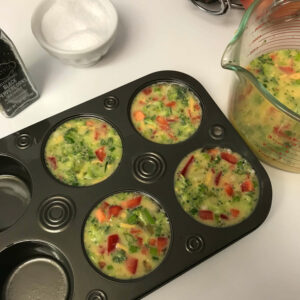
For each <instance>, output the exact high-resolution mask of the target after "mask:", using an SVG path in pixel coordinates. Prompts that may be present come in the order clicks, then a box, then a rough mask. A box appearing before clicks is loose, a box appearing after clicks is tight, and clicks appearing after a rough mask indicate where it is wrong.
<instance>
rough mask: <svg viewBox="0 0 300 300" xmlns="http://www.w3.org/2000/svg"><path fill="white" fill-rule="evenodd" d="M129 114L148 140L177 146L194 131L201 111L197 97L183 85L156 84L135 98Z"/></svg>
mask: <svg viewBox="0 0 300 300" xmlns="http://www.w3.org/2000/svg"><path fill="white" fill-rule="evenodd" d="M130 114H131V121H132V124H133V126H134V127H135V129H136V130H137V131H138V132H139V133H140V134H141V135H142V136H143V137H144V138H146V139H147V140H150V141H152V142H155V143H158V144H176V143H179V142H182V141H185V140H187V139H188V138H190V137H191V136H192V135H193V134H194V133H195V132H196V130H197V129H198V127H199V126H200V122H201V118H202V109H201V106H200V101H199V99H198V97H197V96H196V95H195V94H194V93H193V91H192V90H191V89H190V88H189V87H187V86H186V85H184V84H179V83H174V82H159V83H155V84H152V85H149V86H147V87H145V88H144V89H143V90H141V91H140V92H139V93H138V94H137V95H136V96H135V97H134V99H133V102H132V105H131V112H130Z"/></svg>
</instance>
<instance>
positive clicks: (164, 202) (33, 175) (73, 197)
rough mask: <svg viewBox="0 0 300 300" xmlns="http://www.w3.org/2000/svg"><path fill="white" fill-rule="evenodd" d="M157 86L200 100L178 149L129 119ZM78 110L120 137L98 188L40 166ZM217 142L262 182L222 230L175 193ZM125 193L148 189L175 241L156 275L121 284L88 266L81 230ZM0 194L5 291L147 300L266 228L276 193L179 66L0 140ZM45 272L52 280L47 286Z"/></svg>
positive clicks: (0, 283)
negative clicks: (178, 178)
mask: <svg viewBox="0 0 300 300" xmlns="http://www.w3.org/2000/svg"><path fill="white" fill-rule="evenodd" d="M156 82H176V83H180V84H184V85H186V86H187V87H189V88H190V89H191V90H192V91H193V92H194V93H195V95H197V97H198V98H199V100H200V104H201V107H202V112H203V117H202V120H201V124H200V126H199V128H198V130H197V131H196V133H195V134H194V135H193V136H191V137H190V138H189V139H188V140H186V141H184V142H180V143H177V144H173V145H163V144H157V143H153V142H151V141H149V140H146V139H145V138H143V137H142V136H141V135H140V134H139V133H138V132H137V131H136V130H135V128H134V126H133V124H132V123H131V121H130V107H131V103H132V100H133V99H134V96H135V95H136V94H137V93H138V92H139V91H140V90H141V89H143V88H145V87H146V86H149V85H151V84H153V83H156ZM79 116H80V117H81V116H83V117H85V116H87V117H99V118H101V119H103V120H105V121H106V122H108V123H109V124H111V125H112V126H113V127H114V128H115V129H116V130H117V132H118V133H119V135H120V137H121V140H122V145H123V155H122V159H121V162H120V164H119V166H118V168H117V169H116V170H115V172H114V173H113V174H112V175H111V176H110V177H109V178H107V179H106V180H104V181H102V182H100V183H98V184H95V185H93V186H85V187H73V186H68V185H66V184H64V183H61V182H59V181H58V180H57V179H55V178H54V177H53V176H52V175H51V173H50V172H49V171H48V169H47V167H46V164H45V162H44V147H45V144H46V142H47V139H48V137H49V136H50V134H51V133H52V132H53V130H55V128H57V126H58V125H59V124H61V123H62V122H64V121H66V120H68V119H70V118H76V117H79ZM214 147H221V148H229V149H231V150H232V151H233V152H237V153H239V154H240V155H241V156H243V157H244V158H245V159H246V160H247V161H248V162H249V163H250V164H251V165H252V167H253V168H254V170H255V172H256V175H257V178H258V181H259V190H260V194H259V199H258V203H257V205H256V208H255V210H254V212H253V213H252V214H251V215H250V216H249V217H248V218H247V219H246V220H244V221H243V222H241V223H239V224H237V225H234V226H229V227H224V228H215V227H210V226H207V225H204V224H201V223H199V222H197V221H196V220H194V219H193V218H192V217H191V216H189V215H188V214H187V213H185V212H184V211H183V209H182V208H181V205H180V204H179V203H178V201H177V198H176V196H175V192H174V175H175V171H176V168H177V167H178V165H179V163H180V161H181V160H182V159H183V158H184V157H185V156H186V155H187V154H189V153H191V152H192V151H194V150H196V149H199V148H204V149H207V148H214ZM14 182H15V184H16V185H17V186H18V188H19V189H20V188H21V187H23V196H22V197H21V196H18V195H19V194H20V193H19V194H18V193H16V192H15V190H14V189H13V188H11V190H10V191H9V192H7V188H6V189H4V188H3V186H7V185H9V188H10V186H11V185H12V186H13V185H14ZM24 186H25V187H24ZM128 190H130V191H136V192H141V193H144V194H147V195H149V196H150V197H152V198H154V199H156V201H157V202H158V203H159V204H160V205H161V206H162V208H163V209H164V211H165V212H166V214H167V216H168V218H169V221H170V226H171V241H170V246H169V249H168V252H167V254H166V257H165V259H164V260H163V262H162V263H161V264H160V265H159V266H158V267H157V268H156V269H155V270H153V271H152V272H151V273H149V274H147V275H146V276H144V277H141V278H137V279H132V280H118V279H113V278H109V277H107V276H105V275H103V274H102V273H101V272H99V271H97V270H96V269H95V268H94V267H93V266H92V265H91V263H90V262H89V260H88V258H87V255H86V253H85V250H84V245H83V229H84V224H85V220H86V218H87V217H88V215H89V213H90V212H91V210H92V209H93V208H94V207H95V206H96V205H97V204H98V203H100V202H101V201H102V200H103V199H105V198H107V197H108V196H110V195H112V194H115V193H119V192H123V191H128ZM0 193H1V195H4V196H7V195H8V194H9V195H10V197H12V198H14V199H13V201H5V197H4V198H3V197H2V199H4V200H2V199H1V198H0V199H1V200H0V205H1V215H3V216H5V214H10V213H11V212H10V211H11V210H13V211H14V212H15V213H14V214H13V215H14V218H15V219H14V220H13V221H12V220H9V221H7V222H6V223H5V222H4V223H1V222H0V226H1V227H0V268H1V273H0V290H1V291H2V295H1V296H2V298H3V299H5V300H10V299H13V300H18V299H22V300H23V299H27V298H26V296H28V297H29V296H31V297H32V296H36V297H40V296H43V299H44V300H47V299H54V298H55V299H57V300H60V299H68V300H70V299H74V300H77V299H78V300H82V299H87V300H92V299H102V300H103V299H107V300H119V299H122V300H126V299H137V298H141V297H143V296H145V295H146V294H148V293H150V292H151V291H153V290H154V289H156V288H158V287H159V286H161V285H163V284H164V283H166V282H168V281H169V280H171V279H172V278H174V277H176V276H178V275H180V274H181V273H183V272H185V271H187V270H188V269H190V268H192V267H193V266H195V265H196V264H199V263H201V262H202V261H204V260H205V259H207V258H209V257H210V256H211V255H213V254H215V253H217V252H218V251H220V250H222V249H223V248H225V247H227V246H229V245H230V244H232V243H233V242H235V241H237V240H238V239H240V238H242V237H243V236H245V235H246V234H248V233H250V232H251V231H253V230H254V229H255V228H257V227H258V226H259V225H261V224H262V223H263V221H264V220H265V218H266V217H267V215H268V213H269V210H270V207H271V199H272V189H271V183H270V180H269V178H268V175H267V173H266V172H265V170H264V169H263V167H262V166H261V164H260V163H259V161H258V160H257V158H256V157H255V156H254V155H253V153H252V152H251V151H250V150H249V148H248V147H247V145H246V144H245V143H244V142H243V140H242V139H241V137H240V136H239V135H238V133H237V132H236V131H235V130H234V128H233V127H232V125H231V124H230V123H229V121H228V120H227V119H226V117H225V116H224V115H223V113H222V112H221V111H220V109H219V108H218V107H217V105H216V104H215V103H214V101H213V100H212V99H211V97H210V96H209V95H208V93H207V92H206V90H205V89H204V88H203V87H202V85H201V84H200V83H199V82H197V81H196V80H195V79H193V78H192V77H190V76H188V75H186V74H183V73H179V72H175V71H161V72H156V73H152V74H150V75H147V76H145V77H142V78H140V79H138V80H136V81H133V82H131V83H129V84H126V85H124V86H122V87H120V88H117V89H115V90H113V91H111V92H109V93H106V94H104V95H101V96H99V97H96V98H94V99H92V100H90V101H87V102H85V103H83V104H80V105H78V106H76V107H73V108H71V109H69V110H66V111H64V112H62V113H60V114H57V115H55V116H53V117H50V118H48V119H46V120H43V121H41V122H39V123H37V124H34V125H32V126H30V127H27V128H25V129H23V130H21V131H19V132H16V133H14V134H12V135H9V136H7V137H5V138H3V139H2V140H0ZM24 195H25V196H26V195H27V196H26V197H25V196H24ZM28 198H29V199H28ZM16 203H17V204H16ZM34 276H36V280H33V278H34ZM41 277H43V278H44V277H47V285H45V283H43V282H42V281H40V278H41ZM58 277H59V278H61V280H59V285H57V281H56V279H57V278H58ZM29 278H30V280H29ZM35 283H36V284H35ZM29 286H30V289H29V288H28V287H29ZM66 291H67V292H66ZM34 293H35V294H34ZM66 294H67V297H66V296H65V295H66ZM44 295H46V296H44ZM53 297H54V298H53Z"/></svg>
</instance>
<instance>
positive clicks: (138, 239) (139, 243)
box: [136, 236, 143, 247]
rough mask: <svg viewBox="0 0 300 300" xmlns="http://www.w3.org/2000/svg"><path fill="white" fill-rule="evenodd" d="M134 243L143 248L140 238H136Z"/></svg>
mask: <svg viewBox="0 0 300 300" xmlns="http://www.w3.org/2000/svg"><path fill="white" fill-rule="evenodd" d="M136 241H137V244H138V246H139V247H142V246H143V238H141V237H139V236H138V237H137V238H136Z"/></svg>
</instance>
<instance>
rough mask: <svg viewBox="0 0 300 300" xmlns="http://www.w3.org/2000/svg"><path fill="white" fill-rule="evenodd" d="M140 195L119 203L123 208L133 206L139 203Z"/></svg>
mask: <svg viewBox="0 0 300 300" xmlns="http://www.w3.org/2000/svg"><path fill="white" fill-rule="evenodd" d="M141 201H142V196H137V197H134V198H132V199H129V200H125V201H123V202H122V203H121V205H122V207H123V208H135V207H137V206H139V205H140V204H141Z"/></svg>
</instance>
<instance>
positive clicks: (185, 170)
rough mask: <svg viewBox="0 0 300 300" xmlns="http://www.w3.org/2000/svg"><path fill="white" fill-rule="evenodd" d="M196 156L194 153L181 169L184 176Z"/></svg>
mask: <svg viewBox="0 0 300 300" xmlns="http://www.w3.org/2000/svg"><path fill="white" fill-rule="evenodd" d="M194 159H195V157H194V155H192V156H191V157H190V158H189V160H188V161H187V163H186V164H185V166H184V168H183V169H182V170H181V172H180V174H181V175H182V176H185V174H186V172H187V171H188V168H189V166H190V165H191V163H192V162H193V161H194Z"/></svg>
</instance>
